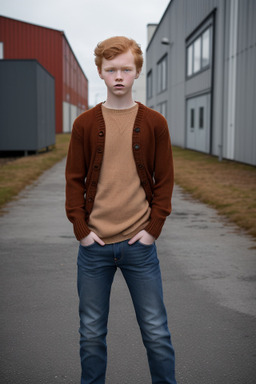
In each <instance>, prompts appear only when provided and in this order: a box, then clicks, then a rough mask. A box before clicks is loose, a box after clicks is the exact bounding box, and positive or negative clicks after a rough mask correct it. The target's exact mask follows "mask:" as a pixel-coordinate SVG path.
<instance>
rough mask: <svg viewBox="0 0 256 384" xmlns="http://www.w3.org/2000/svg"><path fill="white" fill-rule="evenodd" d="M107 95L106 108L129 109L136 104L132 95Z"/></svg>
mask: <svg viewBox="0 0 256 384" xmlns="http://www.w3.org/2000/svg"><path fill="white" fill-rule="evenodd" d="M111 96H112V95H108V96H107V100H106V101H105V103H104V106H105V107H106V108H110V109H128V108H131V107H133V106H134V105H136V103H135V101H134V100H133V99H132V97H111Z"/></svg>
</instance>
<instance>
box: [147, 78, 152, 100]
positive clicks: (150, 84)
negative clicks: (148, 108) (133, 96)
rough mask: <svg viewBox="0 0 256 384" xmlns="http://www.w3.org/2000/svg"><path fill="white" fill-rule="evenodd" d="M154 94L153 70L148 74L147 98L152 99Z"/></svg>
mask: <svg viewBox="0 0 256 384" xmlns="http://www.w3.org/2000/svg"><path fill="white" fill-rule="evenodd" d="M152 96H153V76H152V71H149V72H148V74H147V98H148V99H151V97H152Z"/></svg>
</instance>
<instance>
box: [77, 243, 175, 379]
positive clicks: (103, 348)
mask: <svg viewBox="0 0 256 384" xmlns="http://www.w3.org/2000/svg"><path fill="white" fill-rule="evenodd" d="M77 264H78V294H79V299H80V302H79V315H80V329H79V332H80V357H81V366H82V379H81V384H104V383H105V374H106V365H107V345H106V335H107V322H108V313H109V299H110V290H111V285H112V282H113V278H114V275H115V272H116V269H117V267H119V268H120V269H121V271H122V274H123V276H124V278H125V280H126V283H127V286H128V288H129V291H130V294H131V297H132V301H133V305H134V308H135V312H136V317H137V321H138V324H139V326H140V330H141V335H142V339H143V343H144V345H145V347H146V350H147V356H148V363H149V368H150V372H151V377H152V383H153V384H176V380H175V373H174V350H173V346H172V343H171V336H170V332H169V330H168V326H167V315H166V310H165V306H164V303H163V291H162V279H161V272H160V268H159V261H158V258H157V252H156V246H155V244H152V245H144V244H141V243H140V242H137V243H135V244H133V245H129V244H128V241H123V242H120V243H115V244H107V245H105V246H103V247H102V246H100V245H99V244H97V243H94V244H92V245H89V246H87V247H84V246H81V245H80V247H79V253H78V262H77Z"/></svg>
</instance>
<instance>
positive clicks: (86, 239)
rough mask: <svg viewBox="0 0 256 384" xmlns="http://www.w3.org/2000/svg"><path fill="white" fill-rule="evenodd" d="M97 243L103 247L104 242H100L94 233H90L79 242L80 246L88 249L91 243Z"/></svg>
mask: <svg viewBox="0 0 256 384" xmlns="http://www.w3.org/2000/svg"><path fill="white" fill-rule="evenodd" d="M95 242H96V243H98V244H99V245H102V246H103V245H105V243H104V241H102V240H101V239H100V238H99V236H97V235H96V233H94V232H92V231H91V232H90V233H89V235H88V236H86V237H84V238H83V239H82V240H80V244H81V245H83V246H84V247H88V246H89V245H92V244H93V243H95Z"/></svg>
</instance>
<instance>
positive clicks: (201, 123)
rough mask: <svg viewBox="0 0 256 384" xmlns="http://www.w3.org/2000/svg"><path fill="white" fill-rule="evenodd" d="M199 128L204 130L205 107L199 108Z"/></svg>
mask: <svg viewBox="0 0 256 384" xmlns="http://www.w3.org/2000/svg"><path fill="white" fill-rule="evenodd" d="M199 128H201V129H202V128H204V107H200V108H199Z"/></svg>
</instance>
